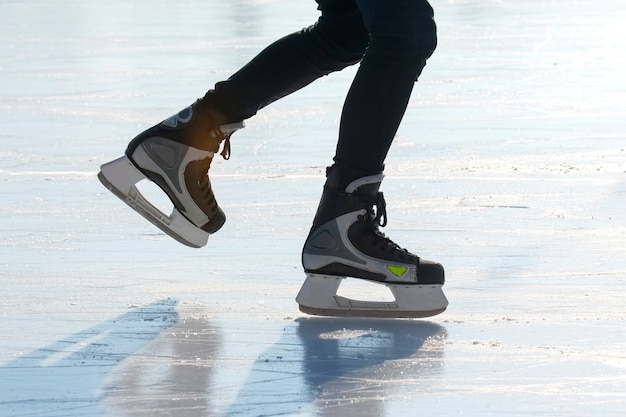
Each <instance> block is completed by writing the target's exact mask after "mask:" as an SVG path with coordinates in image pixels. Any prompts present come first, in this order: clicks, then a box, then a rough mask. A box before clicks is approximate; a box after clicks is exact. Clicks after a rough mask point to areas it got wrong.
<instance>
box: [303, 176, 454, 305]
mask: <svg viewBox="0 0 626 417" xmlns="http://www.w3.org/2000/svg"><path fill="white" fill-rule="evenodd" d="M382 179H383V175H382V174H379V175H373V176H368V177H363V178H359V179H357V180H355V181H353V182H351V183H349V184H348V185H347V186H344V185H342V184H341V173H340V171H339V170H338V169H337V168H335V167H331V168H329V170H328V172H327V181H326V185H325V187H324V193H323V195H322V200H321V202H320V205H319V208H318V210H317V214H316V216H315V220H314V222H313V227H312V228H311V232H310V233H309V236H308V238H307V240H306V242H305V244H304V249H303V252H302V264H303V266H304V270H305V272H306V274H307V278H306V280H305V282H304V284H303V286H302V289H301V290H300V293H299V294H298V297H297V299H296V301H297V302H298V303H299V304H300V310H301V311H303V312H305V313H308V314H316V315H331V316H339V315H353V316H376V317H427V316H432V315H436V314H439V313H441V312H443V311H444V310H445V309H446V307H447V305H448V301H447V300H446V298H445V296H444V294H443V292H442V290H441V287H442V285H443V283H444V270H443V267H442V266H441V265H440V264H438V263H435V262H431V261H427V260H424V259H421V258H419V257H418V256H416V255H414V254H412V253H410V252H409V251H407V250H406V249H402V248H401V247H399V246H398V245H397V244H395V243H394V242H393V241H391V240H390V239H389V238H387V237H386V236H385V235H384V234H383V233H382V232H380V230H379V226H380V227H384V226H385V224H386V222H387V213H386V209H385V200H384V198H383V194H382V193H381V192H379V191H378V189H379V186H380V183H381V181H382ZM348 277H351V278H360V279H364V280H368V281H371V282H374V283H378V284H382V285H385V286H387V287H388V288H389V289H390V290H391V293H392V294H393V295H394V297H395V301H394V302H381V301H358V300H352V299H349V298H345V297H341V296H338V295H337V290H338V288H339V285H340V283H341V281H342V280H343V279H345V278H348Z"/></svg>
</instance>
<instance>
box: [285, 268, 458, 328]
mask: <svg viewBox="0 0 626 417" xmlns="http://www.w3.org/2000/svg"><path fill="white" fill-rule="evenodd" d="M343 279H344V277H337V276H331V275H321V274H308V275H307V278H306V280H305V281H304V284H303V285H302V288H301V289H300V292H299V293H298V296H297V297H296V301H297V302H298V304H299V305H300V311H302V312H303V313H306V314H312V315H317V316H359V317H381V318H423V317H431V316H435V315H437V314H441V313H442V312H444V311H445V310H446V308H447V306H448V300H447V299H446V297H445V295H444V294H443V291H442V290H441V285H405V284H385V283H379V282H376V281H368V282H371V283H373V284H378V285H384V286H386V287H387V288H389V290H390V291H391V293H392V294H393V296H394V298H395V299H394V300H392V301H364V300H354V299H351V298H347V297H343V296H340V295H337V290H338V288H339V285H340V284H341V281H342V280H343Z"/></svg>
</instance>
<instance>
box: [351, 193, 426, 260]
mask: <svg viewBox="0 0 626 417" xmlns="http://www.w3.org/2000/svg"><path fill="white" fill-rule="evenodd" d="M368 203H371V204H369V207H367V208H366V210H367V214H365V215H364V216H363V218H364V219H365V220H366V221H368V222H369V225H370V230H371V232H372V237H373V239H372V244H374V245H380V248H381V249H383V250H389V251H391V252H396V251H397V252H401V256H405V255H408V256H414V255H412V254H411V252H409V251H408V250H406V249H404V248H402V247H400V246H399V245H398V244H397V243H395V242H394V241H393V240H391V239H389V238H388V237H387V236H386V235H385V234H384V233H383V232H381V231H380V229H379V227H385V226H386V225H387V203H386V202H385V198H384V196H383V193H382V192H378V193H376V196H374V197H373V198H372V199H371V200H370V201H369V202H368Z"/></svg>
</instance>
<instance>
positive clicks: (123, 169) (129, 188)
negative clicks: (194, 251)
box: [98, 156, 209, 248]
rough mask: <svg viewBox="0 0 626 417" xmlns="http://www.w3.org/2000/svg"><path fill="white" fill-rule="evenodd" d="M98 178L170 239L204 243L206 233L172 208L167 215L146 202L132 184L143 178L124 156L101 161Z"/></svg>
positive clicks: (197, 245)
mask: <svg viewBox="0 0 626 417" xmlns="http://www.w3.org/2000/svg"><path fill="white" fill-rule="evenodd" d="M98 179H99V180H100V182H101V183H102V185H104V186H105V187H106V188H107V189H108V190H109V191H111V192H112V193H113V194H114V195H115V196H116V197H118V198H119V199H120V200H122V201H123V202H124V203H126V204H127V205H128V206H129V207H130V208H132V209H133V210H135V211H136V212H137V213H139V214H140V215H141V216H143V217H144V218H145V219H146V220H148V221H149V222H150V223H152V224H154V225H155V226H156V227H158V228H159V229H161V230H162V231H163V232H165V233H166V234H168V235H169V236H171V237H172V238H173V239H175V240H177V241H178V242H180V243H182V244H183V245H187V246H190V247H192V248H201V247H203V246H205V245H206V243H207V241H208V238H209V234H208V233H207V232H205V231H203V230H202V229H200V228H198V227H197V226H195V225H194V224H193V223H191V222H190V221H189V220H187V218H186V217H185V216H183V215H182V214H181V213H180V211H178V210H177V209H176V208H174V209H173V210H172V213H171V214H170V215H167V214H166V213H164V212H163V211H161V210H160V209H159V208H157V207H156V206H155V205H153V204H152V203H150V202H149V201H148V200H147V199H146V198H145V197H144V196H143V195H142V194H141V192H140V191H139V189H137V187H136V186H135V184H137V183H138V182H139V181H141V180H144V179H146V176H145V175H144V174H143V173H142V172H141V171H139V170H138V169H137V168H136V167H135V165H133V163H132V162H131V161H130V160H129V159H128V157H126V156H122V157H121V158H118V159H116V160H114V161H111V162H109V163H107V164H104V165H102V166H101V168H100V172H99V173H98Z"/></svg>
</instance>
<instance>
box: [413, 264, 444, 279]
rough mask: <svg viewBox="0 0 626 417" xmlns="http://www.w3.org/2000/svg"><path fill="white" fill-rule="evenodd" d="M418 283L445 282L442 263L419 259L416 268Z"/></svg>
mask: <svg viewBox="0 0 626 417" xmlns="http://www.w3.org/2000/svg"><path fill="white" fill-rule="evenodd" d="M417 282H418V284H440V285H443V283H444V282H445V273H444V270H443V265H441V264H440V263H437V262H433V261H428V260H426V259H420V261H419V265H418V268H417Z"/></svg>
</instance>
